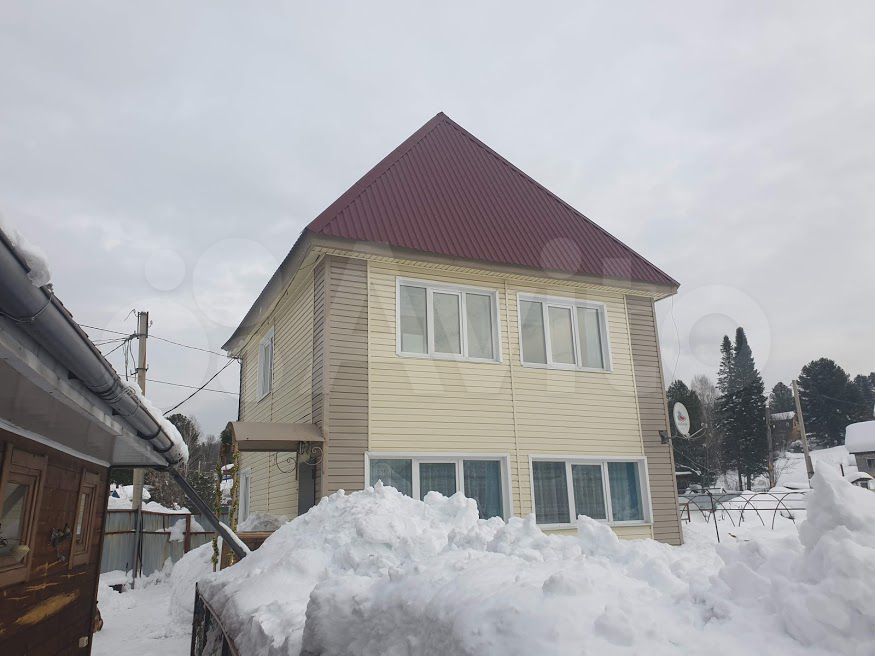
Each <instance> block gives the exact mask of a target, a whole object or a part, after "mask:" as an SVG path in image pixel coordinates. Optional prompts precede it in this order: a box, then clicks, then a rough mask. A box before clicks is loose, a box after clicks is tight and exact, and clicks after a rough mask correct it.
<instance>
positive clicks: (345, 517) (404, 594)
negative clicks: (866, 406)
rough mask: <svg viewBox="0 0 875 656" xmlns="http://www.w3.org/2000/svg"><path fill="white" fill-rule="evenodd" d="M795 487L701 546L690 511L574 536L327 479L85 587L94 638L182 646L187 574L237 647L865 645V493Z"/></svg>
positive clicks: (869, 597)
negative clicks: (787, 515)
mask: <svg viewBox="0 0 875 656" xmlns="http://www.w3.org/2000/svg"><path fill="white" fill-rule="evenodd" d="M806 494H807V496H806V502H807V507H808V517H807V520H806V521H804V522H800V523H799V527H798V529H797V525H796V524H794V523H793V522H791V521H789V520H786V521H785V522H784V523H782V524H779V525H778V527H777V530H770V529H769V528H764V527H762V526H761V525H759V524H756V523H753V522H750V523H745V524H744V525H742V526H741V527H738V528H733V529H732V530H729V531H727V532H726V533H725V534H722V538H723V539H722V542H721V544H720V545H719V546H716V545H715V540H714V538H713V537H712V533H713V525H708V524H704V523H701V522H700V523H693V524H691V525H688V526H686V527H685V535H686V544H685V545H684V546H683V547H679V548H678V547H670V546H667V545H664V544H661V543H657V542H654V541H652V540H639V541H622V540H618V539H617V538H616V537H615V535H614V533H613V532H612V531H611V530H610V529H608V528H607V527H606V526H604V525H602V524H599V523H597V522H594V521H592V520H588V519H583V520H581V521H580V524H579V535H578V536H576V537H570V536H555V535H545V534H544V533H542V532H541V531H540V530H539V529H538V528H537V526H535V525H534V523H533V520H532V519H531V518H525V519H521V518H515V519H511V520H510V521H509V522H507V523H505V522H503V521H501V520H500V519H491V520H487V521H483V520H479V519H478V518H477V512H476V509H475V508H474V507H473V502H471V501H470V500H467V499H464V498H462V497H460V496H458V495H457V496H455V497H451V498H449V499H446V498H443V497H441V496H440V495H437V494H434V493H432V494H430V495H428V496H427V497H426V500H425V502H419V501H416V500H413V499H410V498H409V497H405V496H403V495H401V494H400V493H398V492H397V491H395V490H394V489H392V488H386V487H381V486H378V487H376V488H369V489H367V490H364V491H362V492H356V493H353V494H350V495H343V494H341V493H338V494H336V495H333V496H331V497H329V498H327V499H324V500H323V501H322V502H321V503H320V504H319V505H318V506H317V507H316V508H314V509H312V510H311V511H310V512H309V513H307V514H306V515H304V516H303V517H300V518H298V519H296V520H294V521H292V522H290V523H288V524H285V525H283V526H282V527H280V528H279V530H278V531H277V532H276V533H275V534H274V535H273V536H272V537H271V538H269V539H268V540H267V541H266V542H265V543H264V545H263V546H262V547H261V548H260V549H258V550H257V551H255V552H253V553H252V554H250V555H249V556H247V557H246V558H245V559H244V560H243V561H241V562H240V563H238V564H237V565H235V566H233V567H231V568H229V569H227V570H225V571H223V572H219V573H217V574H212V573H209V570H210V565H209V554H210V552H209V549H210V545H205V546H204V547H202V548H200V549H198V550H195V551H193V552H191V553H190V554H188V555H187V556H186V557H185V558H184V559H183V560H181V561H180V562H179V563H178V564H177V565H176V567H175V569H174V570H173V573H172V574H171V575H170V577H169V581H170V582H166V581H165V582H156V583H155V584H154V585H153V586H146V587H143V588H142V589H140V590H136V591H134V592H127V593H124V594H122V595H118V594H117V593H112V592H111V591H110V592H108V593H107V592H105V591H104V590H102V591H101V602H100V603H101V610H102V612H103V613H104V619H105V621H106V627H105V628H104V631H103V632H101V633H100V634H97V636H96V637H95V652H94V653H96V654H103V653H120V651H116V652H113V651H112V648H113V646H114V645H115V647H116V648H117V649H119V650H121V647H122V646H124V647H125V648H126V649H130V651H129V653H138V654H139V653H145V654H148V653H157V652H156V651H155V650H154V649H153V648H154V647H155V645H156V643H166V647H165V646H163V645H162V647H161V648H160V651H161V653H162V655H165V656H172V654H175V653H180V654H182V653H185V652H184V651H183V650H187V649H188V642H187V640H188V631H189V628H190V621H191V617H190V608H191V601H190V600H191V599H192V597H193V584H194V580H196V579H197V578H199V577H203V578H202V582H201V589H202V590H203V591H204V594H205V596H206V597H207V598H208V599H209V601H210V602H211V604H212V605H213V607H215V608H217V609H219V612H220V614H221V616H222V621H223V622H224V623H225V625H226V627H227V628H228V630H229V632H230V633H231V634H232V635H233V637H234V639H235V641H236V643H237V646H238V648H239V649H240V650H241V653H247V654H250V653H251V654H284V655H286V654H298V653H299V651H300V650H301V648H303V653H305V654H306V653H313V654H315V653H319V654H323V655H324V656H329V655H331V654H389V655H392V654H423V655H430V654H435V655H436V654H532V653H541V654H599V655H600V656H601V655H607V656H610V655H612V654H638V653H648V654H655V655H662V654H665V655H672V656H675V655H679V654H689V653H707V654H709V656H721V655H724V654H725V655H727V656H728V655H729V654H732V655H733V656H734V655H735V654H739V653H759V652H761V651H762V650H763V649H764V648H766V647H767V650H768V653H769V654H770V655H772V656H784V655H791V654H792V655H794V656H795V655H805V656H813V655H823V656H826V655H827V654H829V655H830V656H835V655H836V654H847V655H854V656H857V655H860V656H861V655H862V654H868V653H871V645H872V643H873V640H875V495H873V494H872V493H871V492H868V491H866V490H863V489H860V488H855V487H853V486H851V485H849V484H848V483H847V482H846V481H844V480H843V479H841V478H840V476H839V475H838V473H837V472H834V471H832V469H831V468H823V470H822V471H819V472H818V474H817V476H816V477H815V479H814V481H813V490H812V491H810V492H807V493H806ZM109 594H115V595H116V597H117V598H112V597H109V599H111V601H106V600H107V598H108V597H107V595H109ZM127 599H131V600H132V601H128V600H127ZM128 606H130V608H129V607H128ZM143 606H148V608H143ZM162 613H163V616H162ZM134 616H135V617H134ZM114 622H115V627H114V626H113V623H114ZM118 627H122V630H121V631H118V630H117V629H118ZM124 627H127V629H125V628H124ZM132 627H136V631H135V633H136V636H135V638H134V639H135V640H136V641H137V642H136V645H135V648H134V647H133V646H132V645H131V642H130V640H131V638H128V637H127V636H126V637H125V638H121V637H120V636H121V635H122V634H125V633H126V632H129V631H131V628H132ZM127 635H128V636H129V635H130V633H127ZM162 636H163V637H162ZM183 636H184V639H183ZM119 640H124V641H125V642H124V643H122V642H118V641H119ZM150 649H152V651H149V650H150ZM101 650H103V651H101Z"/></svg>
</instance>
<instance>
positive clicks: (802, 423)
mask: <svg viewBox="0 0 875 656" xmlns="http://www.w3.org/2000/svg"><path fill="white" fill-rule="evenodd" d="M793 399H794V400H795V401H796V418H797V419H798V420H799V433H800V434H801V435H802V451H804V452H805V469H806V470H807V471H808V478H809V479H811V477H812V476H814V463H812V462H811V454H810V453H809V452H808V435H806V434H805V420H804V419H803V418H802V402H801V401H800V399H799V388H798V387H797V385H796V381H795V380H794V381H793Z"/></svg>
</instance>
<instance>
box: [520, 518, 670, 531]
mask: <svg viewBox="0 0 875 656" xmlns="http://www.w3.org/2000/svg"><path fill="white" fill-rule="evenodd" d="M596 521H597V522H598V523H599V524H604V525H605V526H608V527H610V528H621V527H623V526H652V525H653V522H650V521H646V520H643V521H638V520H636V521H633V522H606V521H603V520H599V519H597V520H596ZM537 527H538V528H539V529H541V530H542V531H558V530H569V529H574V528H577V524H537Z"/></svg>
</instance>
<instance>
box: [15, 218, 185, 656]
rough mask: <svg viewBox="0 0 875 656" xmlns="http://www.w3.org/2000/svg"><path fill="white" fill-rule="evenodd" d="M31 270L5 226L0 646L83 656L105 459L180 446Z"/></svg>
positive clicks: (157, 462) (127, 460) (174, 453)
mask: <svg viewBox="0 0 875 656" xmlns="http://www.w3.org/2000/svg"><path fill="white" fill-rule="evenodd" d="M28 262H30V264H28ZM32 268H33V259H32V256H30V255H29V254H28V252H27V251H25V250H24V249H23V247H20V246H16V245H15V243H14V242H13V235H11V234H7V233H4V232H3V231H2V230H0V654H4V655H6V654H8V655H9V656H12V655H13V654H29V655H37V654H87V653H89V652H90V651H91V638H92V624H93V618H94V609H95V604H96V593H97V581H98V573H99V568H100V551H101V543H102V537H103V521H104V516H105V509H106V498H107V494H108V474H109V467H111V466H115V465H118V466H131V465H134V466H158V467H167V466H168V465H171V464H173V463H175V462H177V461H178V460H179V459H180V458H182V457H183V450H184V445H182V447H180V446H179V442H177V441H176V440H177V438H178V435H176V436H175V437H174V436H173V435H170V434H169V433H168V431H167V430H166V428H165V427H164V425H163V422H162V421H161V420H160V419H159V420H158V421H156V419H155V418H154V417H153V415H152V414H151V413H150V411H149V409H148V408H147V407H146V406H145V403H144V401H142V400H141V399H140V397H138V396H137V394H136V393H132V392H131V391H130V390H129V389H128V388H127V387H126V386H125V385H124V384H123V383H122V382H121V381H120V380H119V378H118V376H117V375H116V373H115V372H114V371H113V370H112V367H110V365H109V364H108V363H107V362H106V360H105V359H104V358H103V356H102V355H101V354H100V352H99V351H98V350H97V348H96V347H95V346H94V344H92V343H91V341H90V340H89V339H88V337H87V336H86V335H85V333H84V332H82V330H81V329H80V328H79V326H78V325H77V324H76V322H75V321H74V320H73V318H72V316H71V315H70V313H69V312H68V311H67V310H66V309H65V308H64V306H63V305H62V304H61V303H60V301H58V299H57V298H56V297H55V296H54V293H53V292H52V289H51V286H49V285H42V286H37V285H36V284H34V283H32V281H31V278H33V276H30V277H29V276H28V273H29V272H31V270H32Z"/></svg>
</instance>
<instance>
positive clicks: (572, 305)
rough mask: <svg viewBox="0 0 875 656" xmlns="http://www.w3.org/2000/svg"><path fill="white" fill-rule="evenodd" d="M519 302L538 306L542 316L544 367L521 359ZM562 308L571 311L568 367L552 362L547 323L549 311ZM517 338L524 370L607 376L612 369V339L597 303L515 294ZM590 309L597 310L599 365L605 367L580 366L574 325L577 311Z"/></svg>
mask: <svg viewBox="0 0 875 656" xmlns="http://www.w3.org/2000/svg"><path fill="white" fill-rule="evenodd" d="M521 301H530V302H532V303H540V304H541V314H542V316H543V321H544V346H545V348H546V353H547V363H546V364H544V363H542V362H526V361H525V360H524V359H523V316H522V308H521ZM551 306H552V307H561V308H566V309H570V310H571V339H572V341H573V345H574V346H573V348H574V360H575V364H567V363H564V362H553V348H552V344H551V342H550V319H549V316H548V310H547V308H549V307H551ZM516 307H517V338H518V339H519V347H520V364H521V365H522V366H524V367H532V368H535V369H565V370H568V371H594V372H600V373H610V372H611V371H613V369H614V365H613V361H612V360H611V336H610V334H609V333H608V310H607V306H606V305H605V304H604V303H600V302H598V301H587V300H580V299H574V298H562V297H558V296H540V295H538V294H523V293H519V294H517V304H516ZM579 307H581V308H589V309H591V310H598V313H599V330H601V343H602V361H603V362H604V364H605V366H604V367H584V366H582V365H580V364H577V363H580V362H583V358H582V357H581V356H582V353H581V351H580V344H579V342H580V330H579V328H578V325H577V324H578V321H577V308H579Z"/></svg>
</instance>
